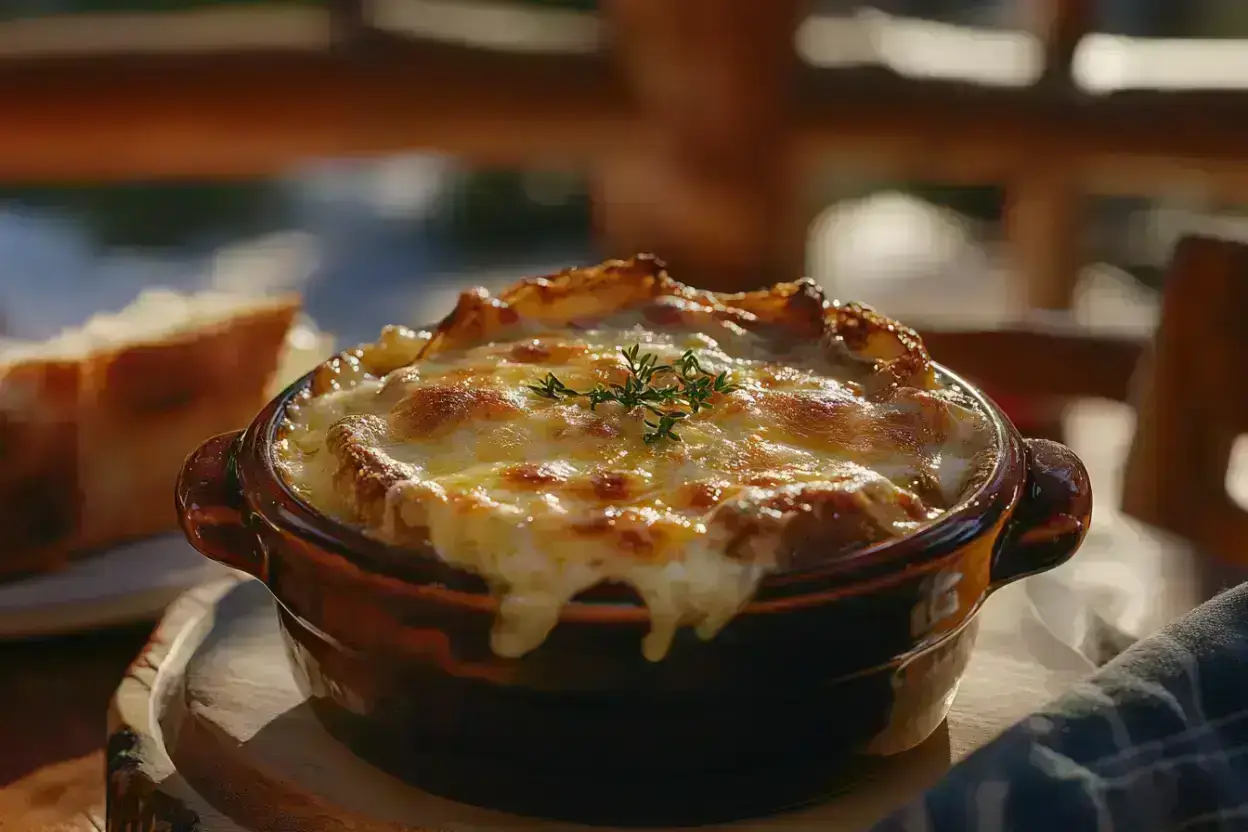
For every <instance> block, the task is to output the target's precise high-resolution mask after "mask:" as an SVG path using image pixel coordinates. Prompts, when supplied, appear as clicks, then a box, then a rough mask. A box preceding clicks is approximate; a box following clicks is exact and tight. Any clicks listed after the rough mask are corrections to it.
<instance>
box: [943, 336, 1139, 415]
mask: <svg viewBox="0 0 1248 832" xmlns="http://www.w3.org/2000/svg"><path fill="white" fill-rule="evenodd" d="M920 334H921V335H922V337H923V342H924V343H925V344H926V345H927V348H928V351H929V352H930V353H931V355H932V358H933V359H935V360H936V361H938V362H940V363H941V364H944V365H945V366H948V367H951V368H953V369H955V370H956V371H957V372H958V374H960V375H964V376H966V378H967V379H969V380H970V381H972V382H974V383H976V384H982V385H984V386H985V387H986V388H988V389H990V390H992V391H994V392H996V393H1001V394H1008V395H1011V396H1018V397H1024V398H1025V397H1032V396H1042V397H1046V398H1047V397H1051V398H1056V399H1081V398H1101V399H1111V400H1113V401H1121V402H1125V401H1128V400H1129V398H1130V394H1131V380H1132V377H1133V375H1134V373H1135V368H1136V365H1137V364H1138V363H1139V362H1140V359H1141V358H1142V356H1143V355H1144V353H1145V350H1146V349H1147V346H1148V343H1149V339H1148V338H1147V337H1145V336H1135V335H1122V334H1116V333H1103V332H1102V333H1098V332H1096V331H1095V330H1094V329H1090V328H1087V327H1083V326H1080V325H1078V324H1076V323H1074V322H1073V321H1071V322H1070V323H1038V322H1028V323H1025V324H1017V325H1011V326H1004V327H1000V328H995V329H984V330H940V329H932V330H928V329H924V330H922V331H921V332H920Z"/></svg>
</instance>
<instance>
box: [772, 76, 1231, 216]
mask: <svg viewBox="0 0 1248 832" xmlns="http://www.w3.org/2000/svg"><path fill="white" fill-rule="evenodd" d="M803 84H804V86H803V89H802V90H801V94H800V99H799V100H800V102H801V103H800V112H799V121H798V127H797V139H796V141H797V152H798V154H799V156H800V157H802V158H804V159H807V160H813V159H820V158H827V157H828V156H842V157H847V158H849V159H851V160H853V161H854V162H856V163H858V164H860V165H868V166H876V167H878V168H879V169H881V170H882V171H885V172H889V173H893V174H900V175H910V176H914V177H916V178H921V179H929V180H936V181H942V182H951V183H952V182H957V183H989V182H1006V181H1009V180H1011V179H1013V178H1015V177H1016V176H1017V175H1018V174H1020V173H1026V172H1027V171H1028V170H1029V169H1031V168H1033V167H1034V166H1035V160H1036V159H1037V158H1042V157H1045V156H1052V157H1057V158H1060V159H1061V160H1063V163H1064V164H1066V165H1068V166H1069V167H1070V168H1071V169H1072V172H1075V173H1078V174H1080V175H1083V176H1085V177H1086V178H1087V180H1086V181H1088V182H1089V187H1091V188H1094V189H1096V190H1098V191H1101V192H1105V193H1117V194H1149V193H1155V192H1158V191H1160V190H1164V189H1165V188H1167V187H1169V186H1172V185H1173V184H1174V182H1175V180H1176V179H1178V180H1179V181H1185V182H1187V181H1191V180H1193V179H1197V178H1199V179H1206V180H1209V181H1220V182H1221V183H1222V185H1223V186H1224V187H1231V183H1232V182H1233V183H1234V185H1235V187H1237V188H1238V189H1239V190H1240V191H1241V192H1243V191H1244V190H1248V90H1217V91H1202V90H1167V91H1153V90H1125V91H1121V92H1114V93H1109V94H1105V95H1092V94H1088V93H1084V92H1080V91H1077V90H1063V89H1047V88H1040V87H1036V88H1018V87H994V86H988V85H980V84H971V83H966V82H959V81H945V80H933V79H925V78H922V79H921V78H910V77H905V76H902V75H900V74H898V73H896V72H893V71H891V70H889V69H885V68H881V67H838V68H835V69H820V70H813V71H811V72H809V73H807V74H806V76H805V77H804V79H803ZM1159 125H1181V126H1182V129H1160V127H1159ZM1228 178H1229V179H1228Z"/></svg>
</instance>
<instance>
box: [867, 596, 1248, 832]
mask: <svg viewBox="0 0 1248 832" xmlns="http://www.w3.org/2000/svg"><path fill="white" fill-rule="evenodd" d="M996 830H1009V831H1010V832H1032V830H1034V832H1084V830H1088V832H1094V831H1095V832H1111V831H1112V832H1210V831H1211V830H1248V584H1242V585H1240V586H1239V587H1237V588H1235V589H1232V590H1230V591H1228V592H1225V593H1223V594H1221V595H1219V596H1218V597H1216V598H1214V599H1213V600H1211V601H1209V602H1207V603H1205V604H1204V605H1202V606H1201V607H1199V608H1198V609H1196V610H1195V611H1193V612H1192V613H1190V614H1189V615H1187V616H1185V617H1184V618H1182V619H1179V620H1178V621H1176V622H1174V623H1173V624H1171V625H1170V626H1168V627H1167V628H1165V629H1164V630H1163V631H1161V632H1160V633H1158V634H1157V635H1154V636H1152V637H1150V638H1147V639H1145V640H1143V641H1141V642H1139V643H1138V644H1136V645H1134V646H1133V647H1131V648H1130V649H1128V650H1127V651H1126V652H1124V653H1123V654H1122V655H1120V656H1119V657H1118V658H1116V659H1115V660H1114V661H1112V662H1110V663H1109V664H1107V665H1106V666H1105V667H1103V668H1102V669H1101V670H1100V671H1099V672H1098V673H1097V674H1096V675H1095V676H1093V677H1092V678H1091V679H1089V680H1088V681H1086V682H1084V683H1082V684H1080V685H1078V686H1076V687H1075V688H1074V689H1072V690H1071V691H1069V692H1068V693H1067V694H1066V695H1065V696H1063V697H1061V698H1060V699H1058V700H1057V701H1056V702H1054V703H1053V704H1051V705H1050V706H1048V707H1047V708H1045V709H1044V710H1042V711H1040V712H1038V713H1036V714H1034V715H1032V716H1031V717H1029V718H1027V719H1025V720H1023V721H1022V722H1020V723H1019V724H1017V725H1015V726H1014V727H1012V728H1010V729H1009V730H1008V731H1006V732H1005V733H1004V734H1002V735H1001V736H1000V737H999V738H997V739H996V740H995V741H993V742H992V743H990V744H988V745H987V746H985V747H984V748H982V749H980V750H979V751H977V752H975V753H974V754H972V755H971V756H970V757H968V758H967V759H965V760H964V761H962V762H961V763H960V764H958V765H957V766H955V767H954V768H953V769H952V770H951V771H950V772H949V774H948V775H946V776H945V778H944V779H943V780H941V781H940V782H939V783H938V784H937V785H936V786H935V787H933V788H932V789H931V790H930V791H928V792H927V793H926V794H925V795H924V796H923V797H922V798H920V799H919V800H918V801H916V802H915V803H914V804H912V805H910V806H907V807H905V808H903V809H901V810H900V811H898V812H897V813H895V814H894V815H892V816H891V817H889V818H887V819H886V820H884V821H883V822H881V823H880V824H878V825H876V826H875V827H874V828H873V830H872V832H903V831H904V832H996Z"/></svg>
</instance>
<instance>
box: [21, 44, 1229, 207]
mask: <svg viewBox="0 0 1248 832" xmlns="http://www.w3.org/2000/svg"><path fill="white" fill-rule="evenodd" d="M797 93H798V96H797V105H796V109H797V113H796V116H795V123H794V125H793V138H792V143H791V145H790V147H789V148H788V151H791V152H795V153H796V155H797V159H796V161H798V162H799V163H801V162H804V163H812V162H815V161H826V160H827V158H829V157H834V158H835V157H840V158H842V159H843V160H845V161H846V162H848V163H852V164H856V165H858V166H860V167H866V168H870V167H873V166H874V167H876V168H877V169H878V170H879V171H880V172H881V173H883V174H888V175H898V176H912V177H915V178H918V179H927V180H933V181H940V182H948V183H985V182H1005V181H1009V180H1011V179H1013V178H1015V177H1016V176H1017V174H1018V173H1019V172H1026V171H1027V170H1028V169H1029V168H1031V167H1034V164H1035V159H1036V158H1037V157H1038V153H1039V152H1040V151H1044V152H1045V153H1046V154H1048V155H1050V156H1051V157H1053V158H1057V159H1061V160H1063V163H1064V164H1065V165H1067V166H1069V167H1070V168H1071V170H1072V173H1076V174H1078V175H1080V176H1082V177H1084V178H1085V179H1084V181H1086V182H1087V183H1088V185H1087V187H1088V188H1089V189H1090V190H1091V191H1093V192H1101V193H1116V194H1150V193H1156V192H1159V191H1162V190H1164V189H1166V188H1168V187H1172V186H1173V185H1174V184H1175V183H1176V181H1177V182H1179V183H1184V184H1188V183H1192V182H1200V183H1211V184H1213V185H1215V186H1216V187H1217V188H1218V189H1219V191H1220V192H1222V193H1225V194H1227V195H1228V196H1231V195H1234V194H1244V193H1248V90H1226V91H1207V92H1202V91H1190V90H1176V91H1122V92H1116V93H1111V94H1107V95H1102V96H1097V95H1089V94H1085V93H1079V92H1069V91H1046V90H1041V89H1020V88H1009V87H990V86H984V85H976V84H970V83H964V82H953V81H939V80H932V79H919V78H908V77H904V76H901V75H899V74H897V73H894V72H892V71H890V70H887V69H882V68H874V67H866V68H860V67H838V68H823V69H810V70H808V71H807V72H805V73H804V74H803V76H802V78H801V79H800V80H799V82H798V91H797ZM1163 124H1173V125H1182V129H1173V130H1169V129H1166V130H1163V129H1158V125H1163ZM653 136H654V130H653V126H652V125H647V124H646V123H644V121H643V120H642V119H641V118H640V117H639V116H638V110H637V107H636V105H635V103H634V101H633V100H632V98H631V97H630V95H629V94H628V92H627V91H626V90H625V89H624V87H623V85H622V84H621V83H620V82H619V80H618V79H617V77H616V75H615V73H614V72H613V69H612V67H611V65H610V64H609V62H608V60H607V59H606V57H605V56H595V55H549V56H543V55H533V54H520V55H517V54H505V53H498V52H489V51H484V50H473V49H469V48H464V47H453V46H442V45H431V44H425V43H420V44H418V43H407V44H403V43H393V42H383V43H380V44H376V45H374V44H370V45H369V49H368V50H367V53H366V54H353V55H346V56H344V55H341V54H339V55H332V54H321V53H299V52H293V53H292V52H261V53H254V52H253V53H246V54H238V55H231V54H224V53H221V54H206V55H205V54H201V55H141V56H132V57H99V56H97V57H93V58H79V59H65V58H60V59H50V58H49V59H42V60H18V59H12V60H5V61H2V62H0V180H6V181H10V182H17V181H27V182H29V181H54V180H61V181H65V180H71V181H73V180H101V181H103V180H117V179H142V178H159V177H178V176H182V177H240V176H255V175H264V174H270V173H273V172H276V171H280V170H283V169H285V168H288V167H290V166H291V165H293V164H297V163H298V162H299V161H301V160H305V159H313V158H323V157H342V156H347V157H350V156H366V155H378V154H387V153H399V152H405V151H442V152H447V153H453V154H456V155H459V156H463V157H466V158H468V159H470V160H473V161H478V162H481V161H483V162H520V161H525V162H533V161H539V162H540V161H542V160H544V159H552V158H553V159H557V160H560V161H565V162H566V161H567V160H569V159H572V160H576V159H584V160H589V159H592V158H600V157H603V156H607V155H612V154H615V153H617V152H618V151H620V150H621V149H625V148H628V147H633V146H636V144H637V143H638V142H646V141H650V140H651V139H652V137H653ZM775 152H776V153H778V154H783V153H785V152H786V147H785V146H784V144H783V143H781V144H778V145H777V146H776V148H775Z"/></svg>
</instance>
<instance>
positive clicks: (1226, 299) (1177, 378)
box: [923, 237, 1248, 566]
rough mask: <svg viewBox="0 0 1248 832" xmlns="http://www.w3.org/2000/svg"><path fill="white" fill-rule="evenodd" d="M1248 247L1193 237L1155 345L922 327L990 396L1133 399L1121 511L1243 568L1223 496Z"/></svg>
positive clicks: (1051, 332)
mask: <svg viewBox="0 0 1248 832" xmlns="http://www.w3.org/2000/svg"><path fill="white" fill-rule="evenodd" d="M1245 321H1248V245H1244V244H1241V243H1235V242H1230V241H1226V240H1219V239H1213V238H1208V237H1187V238H1185V239H1183V240H1182V241H1181V242H1180V243H1179V244H1178V246H1177V247H1176V248H1175V251H1174V253H1173V257H1172V259H1171V263H1170V267H1169V269H1168V272H1167V274H1166V280H1165V292H1164V297H1163V301H1162V307H1161V319H1160V323H1159V325H1158V327H1157V331H1156V333H1155V335H1154V337H1153V338H1152V339H1151V340H1145V339H1139V338H1133V337H1130V336H1124V335H1116V334H1115V335H1109V334H1097V333H1094V332H1089V331H1087V330H1086V329H1079V328H1076V327H1073V326H1069V325H1062V324H1052V323H1050V324H1044V323H1036V324H1033V325H1029V326H1028V325H1019V326H1014V327H1009V328H1003V329H997V330H978V331H926V332H924V333H923V337H924V339H925V340H926V341H927V343H928V346H929V348H930V349H931V351H932V353H933V354H935V355H939V356H940V359H941V362H942V363H946V364H949V365H951V366H954V367H957V368H958V370H959V372H960V373H962V374H963V375H965V376H966V377H968V378H970V379H972V380H973V381H975V382H977V383H978V384H981V385H983V386H985V387H987V388H989V389H991V390H993V391H1000V392H1002V393H1004V394H1006V395H1010V396H1024V397H1026V396H1044V397H1056V398H1060V399H1065V400H1072V399H1079V398H1100V399H1109V400H1113V401H1118V402H1126V403H1129V404H1132V405H1133V406H1134V409H1135V414H1136V419H1135V430H1134V435H1133V437H1132V441H1131V445H1130V451H1129V454H1128V457H1127V460H1126V462H1125V465H1124V469H1123V482H1122V498H1121V499H1122V509H1123V511H1124V512H1125V513H1126V514H1128V515H1129V516H1131V517H1134V518H1135V519H1137V520H1139V521H1141V522H1143V523H1146V524H1148V525H1150V526H1153V527H1156V528H1159V529H1162V530H1164V531H1165V532H1169V533H1171V534H1174V535H1177V536H1178V537H1180V538H1182V539H1184V540H1186V541H1188V542H1189V543H1191V544H1192V545H1193V546H1194V548H1195V549H1196V551H1197V552H1198V553H1200V554H1202V555H1208V556H1212V557H1213V558H1215V559H1218V560H1220V561H1222V562H1224V563H1227V564H1234V565H1239V566H1243V565H1248V512H1246V511H1245V510H1244V509H1243V508H1241V507H1240V506H1239V505H1237V504H1236V503H1235V502H1234V501H1233V500H1232V499H1231V497H1230V496H1229V494H1228V492H1227V474H1228V470H1229V467H1230V462H1231V453H1232V449H1233V446H1234V444H1235V441H1236V439H1237V437H1239V436H1240V435H1241V434H1245V433H1248V393H1245V389H1248V388H1245V385H1244V383H1243V376H1244V373H1243V370H1242V367H1243V363H1244V360H1245V359H1246V358H1248V328H1245V326H1244V322H1245Z"/></svg>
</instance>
